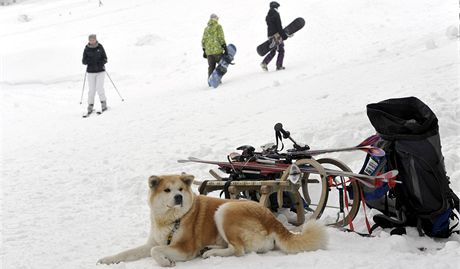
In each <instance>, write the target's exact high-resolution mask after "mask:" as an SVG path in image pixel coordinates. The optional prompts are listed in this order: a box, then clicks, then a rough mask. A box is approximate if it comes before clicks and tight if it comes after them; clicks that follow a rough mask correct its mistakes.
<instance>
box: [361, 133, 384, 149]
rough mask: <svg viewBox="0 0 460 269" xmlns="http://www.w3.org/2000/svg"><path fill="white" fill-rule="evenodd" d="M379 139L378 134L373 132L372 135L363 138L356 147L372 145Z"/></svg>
mask: <svg viewBox="0 0 460 269" xmlns="http://www.w3.org/2000/svg"><path fill="white" fill-rule="evenodd" d="M379 140H380V136H379V135H377V134H374V135H371V136H369V137H368V138H366V139H364V141H363V142H361V143H359V145H358V147H361V146H370V145H373V144H375V143H377V141H379Z"/></svg>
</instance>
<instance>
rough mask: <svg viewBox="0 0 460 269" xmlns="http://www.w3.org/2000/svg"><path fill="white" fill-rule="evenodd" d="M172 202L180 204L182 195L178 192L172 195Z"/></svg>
mask: <svg viewBox="0 0 460 269" xmlns="http://www.w3.org/2000/svg"><path fill="white" fill-rule="evenodd" d="M174 203H176V205H180V204H182V195H180V194H177V195H175V196H174Z"/></svg>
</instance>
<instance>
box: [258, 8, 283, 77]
mask: <svg viewBox="0 0 460 269" xmlns="http://www.w3.org/2000/svg"><path fill="white" fill-rule="evenodd" d="M279 7H280V4H279V3H278V2H275V1H273V2H270V10H269V11H268V14H267V16H266V17H265V21H266V22H267V32H268V37H269V38H270V37H272V36H274V35H277V36H276V37H277V38H279V39H280V44H279V45H278V46H277V47H275V48H273V49H272V50H271V51H270V52H269V53H268V54H267V56H265V58H264V60H263V61H262V63H261V64H260V66H261V67H262V69H263V70H264V71H268V67H267V65H268V64H269V63H270V61H271V60H272V59H273V57H275V54H276V51H277V50H278V58H277V59H276V70H284V69H285V67H284V66H283V59H284V43H283V40H285V39H287V38H288V36H287V35H286V33H285V32H284V30H283V26H282V24H281V17H280V14H279V13H278V8H279Z"/></svg>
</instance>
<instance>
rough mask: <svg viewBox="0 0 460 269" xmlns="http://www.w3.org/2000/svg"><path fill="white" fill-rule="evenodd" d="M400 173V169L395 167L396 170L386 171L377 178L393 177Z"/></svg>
mask: <svg viewBox="0 0 460 269" xmlns="http://www.w3.org/2000/svg"><path fill="white" fill-rule="evenodd" d="M398 174H399V171H398V170H396V169H395V170H391V171H388V172H386V173H384V174H381V175H378V176H376V177H375V178H377V179H393V178H395V177H396V176H397V175H398Z"/></svg>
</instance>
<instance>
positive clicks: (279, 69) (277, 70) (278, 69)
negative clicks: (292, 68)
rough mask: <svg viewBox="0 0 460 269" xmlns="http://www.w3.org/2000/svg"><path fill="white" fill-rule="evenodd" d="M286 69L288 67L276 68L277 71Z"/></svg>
mask: <svg viewBox="0 0 460 269" xmlns="http://www.w3.org/2000/svg"><path fill="white" fill-rule="evenodd" d="M284 69H286V67H284V66H277V67H276V70H277V71H280V70H284Z"/></svg>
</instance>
